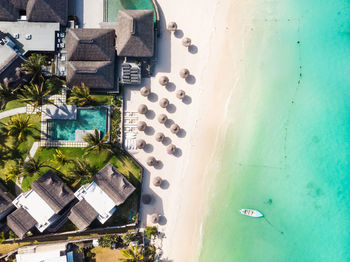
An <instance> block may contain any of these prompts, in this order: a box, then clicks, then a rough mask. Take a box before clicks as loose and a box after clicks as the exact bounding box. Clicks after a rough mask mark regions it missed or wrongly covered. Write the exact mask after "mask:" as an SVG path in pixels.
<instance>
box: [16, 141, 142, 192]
mask: <svg viewBox="0 0 350 262" xmlns="http://www.w3.org/2000/svg"><path fill="white" fill-rule="evenodd" d="M56 149H57V148H54V147H41V148H39V149H38V151H37V152H36V154H35V156H34V158H35V159H40V161H46V163H47V164H48V165H51V166H52V167H53V168H58V165H56V164H55V163H53V162H51V159H53V155H54V154H55V150H56ZM59 150H61V151H62V153H63V154H64V155H65V156H67V158H68V159H70V160H76V159H82V158H85V159H86V160H87V161H88V162H89V163H90V164H91V165H92V166H93V167H94V168H95V169H96V171H98V170H100V169H101V168H102V167H104V166H105V165H106V164H107V163H111V164H113V165H114V166H115V167H116V168H117V169H118V170H119V171H120V172H121V173H122V174H123V175H125V176H126V177H127V178H128V179H129V180H130V182H131V183H133V184H134V185H135V186H136V187H138V186H139V185H140V182H141V170H140V168H139V167H138V166H137V165H136V163H135V162H134V160H133V159H132V158H131V157H129V156H127V155H125V154H124V153H123V152H122V151H120V150H118V149H117V150H115V152H116V154H111V153H109V152H108V151H102V152H101V153H100V154H97V153H96V152H91V153H89V154H88V155H85V156H84V153H85V150H84V148H77V147H61V148H59ZM72 166H73V164H72V163H68V164H66V165H64V166H62V167H61V168H60V169H59V171H60V172H61V173H62V175H63V179H64V180H65V181H67V182H69V181H70V179H69V169H70V168H71V167H72ZM47 170H48V168H43V169H42V170H41V171H40V175H41V174H44V173H45V172H46V171H47ZM37 177H38V176H33V177H26V178H24V179H23V183H22V188H23V189H27V190H28V189H29V188H30V185H31V183H32V182H33V181H34V180H35V179H37ZM71 182H73V181H71ZM80 186H81V184H80V183H79V184H78V185H76V186H75V188H72V189H74V190H76V189H78V188H79V187H80Z"/></svg>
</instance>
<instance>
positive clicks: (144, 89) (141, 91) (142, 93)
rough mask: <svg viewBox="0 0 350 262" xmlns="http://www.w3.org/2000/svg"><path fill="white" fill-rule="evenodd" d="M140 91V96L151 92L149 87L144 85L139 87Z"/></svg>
mask: <svg viewBox="0 0 350 262" xmlns="http://www.w3.org/2000/svg"><path fill="white" fill-rule="evenodd" d="M140 93H141V95H142V96H148V95H149V94H150V93H151V88H149V87H148V86H144V87H142V88H141V90H140Z"/></svg>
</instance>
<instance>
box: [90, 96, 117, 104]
mask: <svg viewBox="0 0 350 262" xmlns="http://www.w3.org/2000/svg"><path fill="white" fill-rule="evenodd" d="M113 96H114V95H92V97H93V99H95V101H96V104H97V105H110V104H111V101H112V99H113Z"/></svg>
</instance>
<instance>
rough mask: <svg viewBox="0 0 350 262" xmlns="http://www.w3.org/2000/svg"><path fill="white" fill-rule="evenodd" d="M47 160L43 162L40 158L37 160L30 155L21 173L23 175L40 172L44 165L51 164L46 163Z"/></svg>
mask: <svg viewBox="0 0 350 262" xmlns="http://www.w3.org/2000/svg"><path fill="white" fill-rule="evenodd" d="M46 163H47V161H43V162H41V161H40V160H39V159H38V160H35V159H34V158H33V157H31V156H30V155H28V160H26V161H25V162H24V163H23V166H22V169H21V175H22V176H27V175H29V176H33V175H36V174H38V173H39V171H40V170H41V169H42V168H44V167H49V168H51V166H49V165H47V164H46Z"/></svg>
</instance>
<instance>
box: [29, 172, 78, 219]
mask: <svg viewBox="0 0 350 262" xmlns="http://www.w3.org/2000/svg"><path fill="white" fill-rule="evenodd" d="M32 189H33V190H34V191H35V192H36V193H37V194H38V195H39V196H40V197H41V198H42V199H43V200H44V201H45V202H46V203H47V204H48V205H49V206H50V207H51V208H52V209H53V211H55V213H58V212H60V211H61V210H62V209H63V208H64V207H65V206H66V205H68V204H69V203H70V202H71V201H72V200H73V199H74V198H75V196H74V194H73V192H72V190H71V189H70V188H69V187H68V186H67V185H66V184H65V183H63V181H62V180H61V179H60V178H59V177H58V176H57V175H56V174H55V173H54V172H53V171H51V170H50V171H48V172H47V173H46V174H44V175H43V176H41V177H40V178H38V179H37V180H35V181H34V182H33V183H32Z"/></svg>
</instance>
